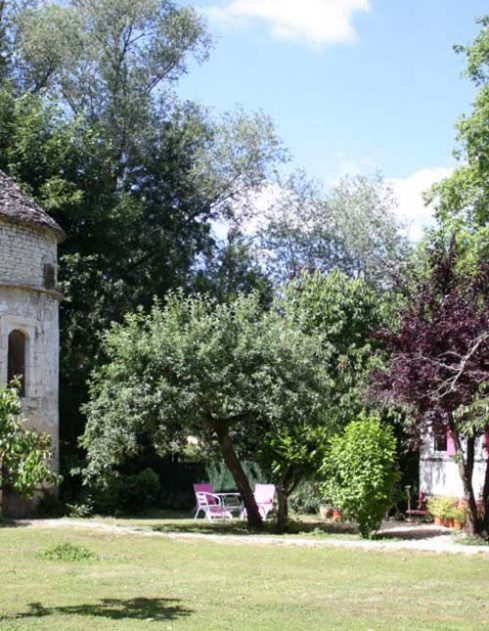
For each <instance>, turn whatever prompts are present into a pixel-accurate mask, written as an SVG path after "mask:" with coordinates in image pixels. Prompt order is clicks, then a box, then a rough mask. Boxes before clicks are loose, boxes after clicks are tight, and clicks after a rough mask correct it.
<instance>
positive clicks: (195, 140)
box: [0, 0, 285, 458]
mask: <svg viewBox="0 0 489 631" xmlns="http://www.w3.org/2000/svg"><path fill="white" fill-rule="evenodd" d="M4 5H5V3H3V2H0V12H1V15H2V20H1V26H0V168H1V169H3V170H5V171H6V172H8V173H9V174H10V175H12V176H13V177H14V178H15V179H16V180H17V181H18V182H19V183H20V184H21V185H23V187H24V188H25V189H26V191H27V192H28V193H30V194H31V195H33V196H34V197H35V198H36V199H37V200H38V201H39V202H40V203H41V204H43V206H44V207H45V208H46V209H47V210H48V212H50V213H51V214H52V215H53V217H54V218H55V219H56V220H57V221H58V223H59V224H60V225H61V226H62V227H63V228H64V230H65V232H66V234H67V237H68V238H67V240H66V241H65V242H64V243H62V244H61V246H60V250H59V259H60V272H59V279H60V285H61V287H60V289H61V290H62V292H63V294H64V296H65V298H66V299H65V301H63V303H62V305H61V314H60V315H61V343H62V348H61V389H60V393H61V401H60V408H61V410H60V411H61V432H62V435H61V438H62V444H63V445H65V446H67V447H65V451H68V453H67V454H66V455H67V456H68V458H72V457H73V456H74V455H77V456H79V455H80V453H79V452H78V453H77V451H76V448H75V443H76V438H77V436H78V435H79V434H80V433H81V432H82V431H83V428H84V422H85V419H84V418H83V416H81V415H80V412H79V410H80V406H81V404H82V403H83V402H85V401H86V398H87V386H86V382H87V379H88V376H89V372H90V370H91V369H92V368H93V366H94V365H97V364H99V363H100V361H101V359H102V358H101V352H100V339H99V336H98V332H100V331H102V330H104V329H106V328H108V327H109V325H110V323H111V322H121V321H122V320H123V316H124V314H125V313H128V312H131V311H134V310H135V309H136V308H137V307H139V306H143V308H145V309H147V310H149V309H150V307H151V304H152V301H153V297H154V296H155V295H157V296H164V295H165V294H166V292H168V291H169V290H170V289H174V288H177V287H181V288H184V289H185V291H188V292H191V291H193V290H194V289H195V288H197V289H204V290H209V291H210V292H211V293H213V295H215V296H216V297H218V299H219V300H226V299H227V295H228V294H230V295H231V296H234V295H235V294H236V291H237V290H238V289H239V290H243V291H249V290H250V289H251V288H254V287H260V288H261V287H262V288H263V295H264V296H265V295H266V294H268V293H269V286H268V284H267V282H266V281H265V280H264V278H263V274H260V271H259V269H258V267H257V266H256V264H255V263H254V262H253V261H252V260H251V258H249V257H247V255H246V254H244V255H243V256H242V252H241V250H240V248H239V247H237V248H236V251H235V250H234V249H233V248H231V250H229V251H228V250H226V248H223V249H222V250H221V249H220V248H219V247H218V246H217V244H216V243H215V240H214V238H213V235H212V221H213V220H217V219H222V218H224V217H225V218H226V219H227V220H230V221H235V222H239V221H240V219H242V215H245V214H246V213H247V212H248V211H249V209H250V204H249V203H248V201H249V200H248V201H247V196H248V193H249V192H250V191H251V190H252V189H253V190H254V189H255V188H260V187H261V186H262V185H263V184H264V183H265V182H266V181H267V180H268V178H269V177H271V176H272V174H273V173H274V169H275V165H276V164H277V163H280V162H281V161H283V159H284V157H285V156H284V151H283V148H282V146H281V143H280V141H279V139H278V137H277V135H276V133H275V131H274V129H273V124H272V123H271V121H270V119H269V118H268V117H266V116H264V115H262V114H256V115H248V114H246V113H243V112H242V111H237V112H234V113H227V114H224V115H223V116H221V117H220V118H218V119H217V118H214V117H212V116H211V113H210V111H207V110H205V109H204V108H203V107H199V106H198V105H196V104H194V103H190V102H185V103H180V102H179V101H178V99H177V98H176V95H175V93H174V86H175V85H176V82H177V80H178V79H179V78H180V77H181V76H182V75H183V74H185V72H186V71H187V68H188V66H189V64H190V62H191V60H197V61H199V62H200V61H203V60H204V59H205V58H206V57H207V54H208V51H209V49H210V44H211V42H210V37H209V35H208V32H207V29H206V25H205V21H204V20H203V18H202V17H201V15H200V14H199V13H198V12H197V11H196V10H195V9H193V8H191V7H189V6H182V4H181V3H174V2H171V1H170V0H135V1H128V0H124V1H121V2H115V1H114V0H101V1H99V0H97V1H95V0H80V1H78V0H72V1H71V0H70V1H68V2H53V1H50V2H42V3H38V2H35V1H32V2H30V1H29V0H26V1H24V0H18V2H17V1H15V0H12V2H7V5H6V7H5V6H4ZM5 12H7V13H5ZM7 18H8V19H7ZM3 44H5V46H3ZM2 47H3V48H5V50H6V51H7V54H8V60H7V62H8V63H6V64H4V65H3V66H4V69H3V68H2V58H1V55H2V50H3V48H2ZM11 59H15V66H14V65H13V64H11V63H10V60H11ZM2 74H4V75H5V79H4V78H3V76H2ZM238 201H239V204H238V203H237V202H238ZM211 262H212V263H211ZM216 267H217V268H218V269H216ZM248 267H249V270H247V268H248ZM202 270H205V272H204V275H205V276H206V278H205V279H204V281H203V280H202V273H201V272H202Z"/></svg>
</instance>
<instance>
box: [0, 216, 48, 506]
mask: <svg viewBox="0 0 489 631" xmlns="http://www.w3.org/2000/svg"><path fill="white" fill-rule="evenodd" d="M56 257H57V240H56V237H55V235H53V234H52V233H50V232H47V231H43V230H36V229H35V228H31V227H29V226H23V225H16V224H13V223H7V222H3V221H2V220H1V219H0V383H1V384H5V383H6V382H7V364H8V339H9V334H10V333H11V332H12V331H13V330H20V331H22V333H23V334H24V336H25V339H26V352H25V396H24V397H23V399H22V407H23V411H24V414H25V416H26V418H27V420H28V422H29V425H30V426H31V427H32V428H34V429H36V430H38V431H42V432H48V433H49V434H50V435H51V436H52V439H53V447H54V459H53V468H54V469H55V470H58V464H59V456H58V380H59V377H58V375H59V360H58V357H59V322H58V307H59V298H60V296H59V295H58V294H57V292H56V291H55V290H53V289H48V288H46V282H45V281H46V277H45V266H46V265H51V266H56ZM2 508H3V510H4V512H5V513H11V514H16V515H23V514H25V513H26V512H27V511H28V507H27V505H25V504H23V503H22V502H19V501H17V500H16V499H14V498H12V497H8V496H7V494H5V496H4V499H3V502H2Z"/></svg>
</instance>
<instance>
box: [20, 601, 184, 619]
mask: <svg viewBox="0 0 489 631" xmlns="http://www.w3.org/2000/svg"><path fill="white" fill-rule="evenodd" d="M179 602H180V600H178V599H175V598H131V599H128V600H122V599H118V598H103V599H102V600H100V601H99V602H98V603H92V604H85V605H65V606H60V607H44V606H43V605H42V604H41V603H31V604H30V605H29V610H28V611H26V612H24V613H19V614H16V615H14V616H12V618H11V619H15V620H18V619H23V618H40V617H44V616H53V615H71V616H89V617H95V618H111V619H112V620H124V619H132V620H147V621H160V622H161V621H168V620H176V619H177V618H183V617H186V616H190V615H191V614H192V610H191V609H187V608H185V607H182V606H181V605H179V604H178V603H179Z"/></svg>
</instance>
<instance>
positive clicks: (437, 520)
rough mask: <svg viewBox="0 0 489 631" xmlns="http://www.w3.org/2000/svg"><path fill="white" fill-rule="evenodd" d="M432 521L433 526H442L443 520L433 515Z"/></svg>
mask: <svg viewBox="0 0 489 631" xmlns="http://www.w3.org/2000/svg"><path fill="white" fill-rule="evenodd" d="M434 519H435V526H443V519H442V518H441V517H437V516H436V515H435V517H434Z"/></svg>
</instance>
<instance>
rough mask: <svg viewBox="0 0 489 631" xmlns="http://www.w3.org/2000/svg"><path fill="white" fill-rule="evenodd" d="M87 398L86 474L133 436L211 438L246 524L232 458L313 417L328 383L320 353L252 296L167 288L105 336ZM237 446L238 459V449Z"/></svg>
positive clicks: (252, 516)
mask: <svg viewBox="0 0 489 631" xmlns="http://www.w3.org/2000/svg"><path fill="white" fill-rule="evenodd" d="M104 353H105V355H106V356H107V358H108V363H107V364H106V365H104V366H103V367H101V368H100V369H98V370H96V371H95V372H94V374H93V377H92V381H91V386H90V395H91V396H90V401H89V403H88V404H87V406H86V411H87V415H88V423H87V428H86V431H85V434H84V437H83V443H84V446H85V447H86V449H87V452H88V466H87V468H86V470H85V478H86V480H87V481H88V482H89V483H90V482H91V481H94V480H102V479H103V477H104V475H106V474H110V473H111V472H112V471H113V470H114V468H115V467H117V465H119V464H120V463H121V462H123V459H124V458H125V457H127V456H129V455H133V454H135V453H137V451H138V450H139V449H140V446H141V444H142V441H141V437H142V436H150V437H151V441H152V442H153V444H154V445H155V447H156V448H157V449H158V450H159V451H160V452H167V451H169V450H172V449H173V450H177V449H178V448H179V447H180V448H181V446H182V445H184V444H185V440H186V437H188V436H189V435H192V436H195V437H197V438H198V440H199V441H202V443H204V444H205V443H209V442H210V441H214V442H217V444H218V446H219V449H220V451H221V454H222V457H223V458H224V461H225V463H226V465H227V466H228V468H229V469H230V471H231V473H232V475H233V477H234V480H235V482H236V486H237V488H238V490H239V492H240V493H241V495H242V497H243V500H244V502H245V506H246V509H247V513H248V520H249V522H250V524H251V525H253V526H254V527H260V525H261V518H260V516H259V513H258V510H257V507H256V503H255V500H254V498H253V493H252V491H251V489H250V486H249V482H248V480H247V478H246V475H245V474H244V472H243V469H242V466H241V464H240V460H239V457H241V458H244V457H245V456H246V455H247V450H249V451H251V450H253V451H255V452H256V449H257V446H259V445H260V444H261V443H262V442H263V437H264V436H265V434H267V433H274V432H277V431H281V428H283V427H295V426H300V425H301V424H302V423H306V422H307V423H312V422H313V421H314V419H315V418H317V417H318V415H320V414H321V412H322V409H323V393H324V390H325V389H326V388H327V386H328V379H327V376H326V375H325V372H324V354H325V352H324V351H322V350H321V347H319V348H318V345H317V340H315V339H313V338H311V337H310V336H308V335H306V334H304V333H302V332H301V331H300V330H299V328H298V327H297V326H296V325H295V324H294V322H293V321H292V320H291V319H289V318H288V317H287V315H286V314H284V313H279V312H278V311H277V310H274V309H272V310H271V311H269V312H264V311H263V308H262V307H261V305H260V301H259V299H258V297H257V296H256V295H254V294H252V295H250V296H243V295H240V296H239V297H238V298H237V299H236V301H235V302H233V303H231V304H216V303H215V302H213V301H212V300H210V299H209V298H205V297H196V298H185V297H184V296H182V295H181V294H174V295H172V296H170V297H169V298H168V300H167V301H166V303H165V304H164V305H163V306H160V305H155V306H154V307H153V309H152V311H151V313H150V314H149V315H145V314H144V313H143V312H142V311H140V312H138V313H137V314H134V315H131V316H127V317H126V320H125V323H124V324H120V325H113V326H112V328H111V329H110V330H109V331H108V332H107V333H106V334H105V336H104ZM238 454H239V457H238Z"/></svg>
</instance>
